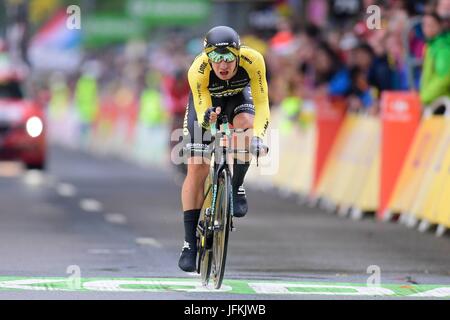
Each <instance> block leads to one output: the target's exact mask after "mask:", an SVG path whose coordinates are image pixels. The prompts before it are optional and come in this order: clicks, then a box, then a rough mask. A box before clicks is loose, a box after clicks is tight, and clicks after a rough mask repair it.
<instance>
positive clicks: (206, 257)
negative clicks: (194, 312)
mask: <svg viewBox="0 0 450 320" xmlns="http://www.w3.org/2000/svg"><path fill="white" fill-rule="evenodd" d="M211 182H212V181H211V177H210V176H208V178H207V179H206V181H205V201H204V203H203V206H202V210H201V215H200V220H199V223H200V221H202V223H203V230H204V231H203V232H201V231H200V229H201V228H200V226H198V227H197V248H198V258H197V273H199V274H200V278H201V280H202V285H203V286H207V285H208V283H209V279H210V276H211V264H212V259H211V256H212V253H211V249H210V248H209V245H208V242H209V241H207V239H206V236H207V231H206V230H207V227H208V225H207V223H206V218H205V211H206V210H207V209H208V208H211V204H212V188H211V186H212V185H211ZM202 239H203V242H202Z"/></svg>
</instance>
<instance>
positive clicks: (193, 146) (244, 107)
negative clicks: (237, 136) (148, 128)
mask: <svg viewBox="0 0 450 320" xmlns="http://www.w3.org/2000/svg"><path fill="white" fill-rule="evenodd" d="M211 98H212V103H213V105H212V106H211V107H213V106H214V107H221V114H226V115H227V117H228V121H229V122H230V123H231V124H233V119H234V117H235V116H236V115H238V114H240V113H248V114H252V115H254V114H255V106H254V105H253V98H252V95H251V90H250V86H247V87H245V88H244V90H242V91H241V92H239V93H238V94H235V95H233V96H226V97H220V98H217V97H211ZM203 116H204V115H201V117H200V119H201V120H202V121H203ZM183 141H184V144H185V149H186V150H187V151H188V152H187V156H188V157H192V156H203V157H206V158H209V156H210V154H208V153H207V152H205V151H207V150H208V147H209V145H210V144H211V142H212V140H211V131H210V130H206V129H204V128H203V127H202V126H201V124H198V123H197V112H196V110H195V107H194V101H193V97H192V92H191V94H190V95H189V103H188V105H187V107H186V113H185V116H184V125H183ZM189 151H190V152H189Z"/></svg>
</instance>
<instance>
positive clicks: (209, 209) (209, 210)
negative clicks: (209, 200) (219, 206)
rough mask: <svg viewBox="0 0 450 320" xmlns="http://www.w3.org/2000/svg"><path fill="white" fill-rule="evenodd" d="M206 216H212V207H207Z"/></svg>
mask: <svg viewBox="0 0 450 320" xmlns="http://www.w3.org/2000/svg"><path fill="white" fill-rule="evenodd" d="M205 216H207V217H209V216H211V208H206V210H205Z"/></svg>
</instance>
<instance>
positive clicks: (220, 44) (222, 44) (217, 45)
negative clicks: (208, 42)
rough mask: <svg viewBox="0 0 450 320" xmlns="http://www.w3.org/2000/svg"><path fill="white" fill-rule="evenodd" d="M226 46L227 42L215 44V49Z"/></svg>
mask: <svg viewBox="0 0 450 320" xmlns="http://www.w3.org/2000/svg"><path fill="white" fill-rule="evenodd" d="M227 45H228V42H220V43H216V47H219V46H227Z"/></svg>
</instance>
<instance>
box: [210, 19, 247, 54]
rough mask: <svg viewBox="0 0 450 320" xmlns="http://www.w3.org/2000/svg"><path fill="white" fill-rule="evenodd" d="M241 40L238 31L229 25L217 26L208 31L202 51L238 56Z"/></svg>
mask: <svg viewBox="0 0 450 320" xmlns="http://www.w3.org/2000/svg"><path fill="white" fill-rule="evenodd" d="M240 48H241V41H240V39H239V35H238V33H237V32H236V31H235V30H234V29H233V28H230V27H227V26H218V27H214V28H212V29H211V30H209V31H208V33H207V34H206V37H205V42H204V51H205V53H206V54H207V55H209V54H210V53H211V52H213V51H214V52H216V53H218V54H227V53H230V52H231V53H232V54H233V55H234V56H235V57H239V50H240Z"/></svg>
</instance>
